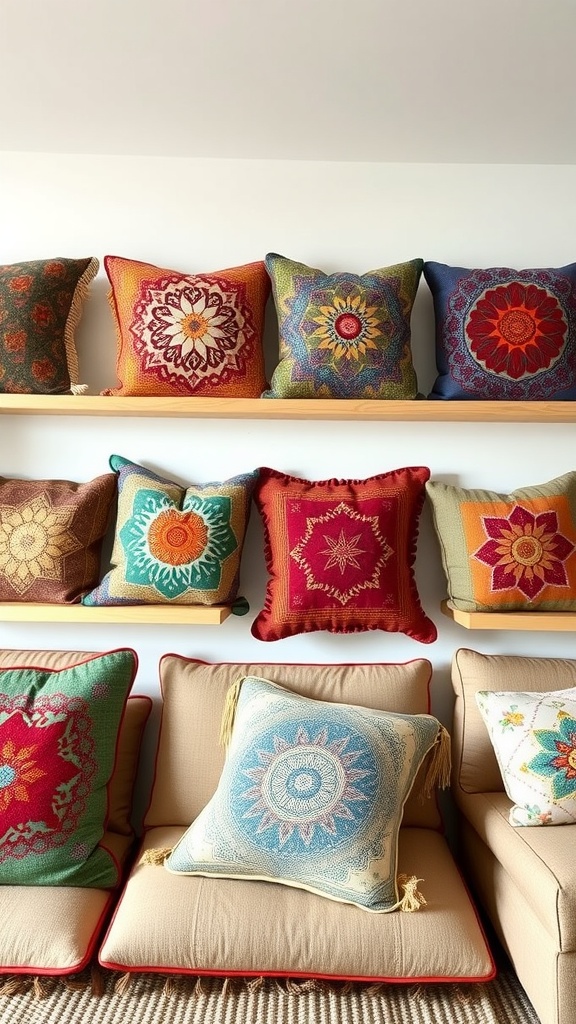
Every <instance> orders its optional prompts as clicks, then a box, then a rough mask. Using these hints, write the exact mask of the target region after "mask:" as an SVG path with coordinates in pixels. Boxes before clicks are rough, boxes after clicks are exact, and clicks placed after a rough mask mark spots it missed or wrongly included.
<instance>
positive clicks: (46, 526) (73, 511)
mask: <svg viewBox="0 0 576 1024" xmlns="http://www.w3.org/2000/svg"><path fill="white" fill-rule="evenodd" d="M115 495H116V477H115V475H114V474H113V473H104V474H103V475H102V476H97V477H95V478H94V479H93V480H89V481H88V482H87V483H75V482H74V481H71V480H12V479H6V478H4V477H0V601H39V602H47V603H51V604H70V603H74V602H76V601H79V600H80V598H81V596H82V594H84V593H86V591H88V590H90V589H91V588H92V587H94V586H96V584H97V582H98V579H99V575H100V553H101V548H102V541H103V538H104V535H105V533H106V529H107V526H108V521H109V518H110V509H111V507H112V503H113V501H114V498H115Z"/></svg>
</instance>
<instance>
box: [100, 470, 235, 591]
mask: <svg viewBox="0 0 576 1024" xmlns="http://www.w3.org/2000/svg"><path fill="white" fill-rule="evenodd" d="M230 517H231V502H230V498H229V497H225V496H220V495H212V496H210V497H202V496H200V495H195V494H191V495H188V496H187V497H186V498H185V499H184V503H183V508H182V510H180V509H179V508H178V507H177V506H176V505H175V504H174V502H172V501H171V500H170V498H169V497H168V496H167V495H166V494H163V493H162V492H161V491H157V490H146V489H145V488H142V489H141V490H138V491H137V493H136V495H135V497H134V506H133V511H132V516H131V517H130V519H129V520H128V521H127V522H125V523H124V525H123V526H122V528H121V530H120V533H119V536H120V540H121V542H122V546H123V549H124V554H125V557H126V579H127V581H128V582H129V583H133V584H136V585H142V586H146V587H150V586H151V587H154V588H155V589H156V590H157V591H158V593H159V594H161V595H162V597H163V598H165V599H170V598H176V597H180V596H181V595H182V594H184V593H185V592H186V591H187V590H190V589H192V590H217V589H218V587H219V585H220V579H221V575H222V561H223V560H224V559H225V558H227V557H228V556H229V555H231V554H232V553H233V552H234V551H236V549H237V547H238V544H237V541H236V537H235V536H234V532H233V530H232V528H231V525H230Z"/></svg>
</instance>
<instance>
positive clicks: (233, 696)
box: [220, 676, 244, 747]
mask: <svg viewBox="0 0 576 1024" xmlns="http://www.w3.org/2000/svg"><path fill="white" fill-rule="evenodd" d="M243 682H244V676H240V678H238V679H237V680H236V681H235V682H234V683H232V685H231V686H230V687H229V688H228V691H227V693H226V697H225V700H224V710H223V711H222V721H221V723H220V743H221V745H222V746H223V747H227V746H228V744H229V743H230V738H231V736H232V728H233V726H234V718H235V715H236V705H237V704H238V697H239V695H240V688H241V686H242V683H243Z"/></svg>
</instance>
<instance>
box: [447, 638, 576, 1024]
mask: <svg viewBox="0 0 576 1024" xmlns="http://www.w3.org/2000/svg"><path fill="white" fill-rule="evenodd" d="M452 681H453V686H454V690H455V693H456V703H455V710H454V728H453V760H452V768H453V793H454V797H455V800H456V804H457V806H458V809H459V826H460V828H459V834H460V840H461V851H462V858H463V862H464V864H465V869H466V873H467V876H468V878H469V880H470V882H471V884H472V887H473V891H474V893H475V895H476V896H477V898H478V900H479V902H480V903H481V904H482V906H483V907H484V909H485V911H486V913H487V914H488V916H489V918H490V920H491V922H492V924H493V926H494V928H495V931H496V933H497V934H498V936H499V938H500V940H501V942H502V944H503V946H504V948H505V949H506V951H507V953H508V955H509V957H510V959H511V961H512V964H513V966H514V968H515V970H516V973H517V974H518V977H519V979H520V981H521V983H522V985H523V986H524V988H525V990H526V992H527V994H528V996H529V998H530V1000H531V1002H532V1003H533V1005H534V1008H535V1009H536V1012H537V1013H538V1015H539V1017H540V1019H541V1021H542V1024H576V824H568V825H561V826H549V827H514V826H512V825H510V824H509V821H508V812H509V809H510V807H511V801H510V800H509V799H508V797H507V796H506V793H505V792H504V787H503V783H502V776H501V773H500V769H499V767H498V762H497V760H496V757H495V754H494V752H493V748H492V745H491V742H490V739H489V735H488V731H487V728H486V726H485V724H484V721H483V719H482V717H481V714H480V712H479V710H478V707H477V704H476V699H475V694H476V692H477V691H479V690H491V691H515V692H517V691H529V692H538V691H546V692H548V691H550V690H562V689H567V688H569V687H574V686H576V660H575V661H572V660H566V659H556V658H528V657H522V656H503V655H483V654H479V653H477V652H475V651H472V650H466V649H462V650H459V651H457V652H456V654H455V656H454V659H453V664H452Z"/></svg>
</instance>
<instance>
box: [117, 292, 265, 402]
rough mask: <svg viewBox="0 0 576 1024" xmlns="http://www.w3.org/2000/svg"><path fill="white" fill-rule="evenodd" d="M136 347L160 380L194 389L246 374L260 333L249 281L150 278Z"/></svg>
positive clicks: (135, 327) (138, 312)
mask: <svg viewBox="0 0 576 1024" xmlns="http://www.w3.org/2000/svg"><path fill="white" fill-rule="evenodd" d="M134 313H135V318H134V321H133V323H132V324H131V328H130V329H131V331H132V334H133V337H134V347H135V350H136V351H137V352H138V354H139V355H140V356H141V357H142V365H143V366H144V368H145V369H146V370H149V371H150V372H152V373H155V374H156V376H157V377H158V378H159V380H162V381H168V382H170V383H172V384H179V385H184V386H185V388H186V389H187V390H188V391H190V392H193V391H195V390H196V389H197V388H198V387H199V386H201V385H203V384H214V385H215V384H224V383H226V382H227V381H229V380H231V379H234V378H235V377H238V376H239V375H242V374H244V372H245V368H246V361H247V359H248V358H249V357H250V355H251V353H252V349H253V347H254V341H255V338H256V333H255V326H254V323H253V317H252V313H251V310H250V306H249V305H248V303H247V301H246V297H245V286H244V285H243V284H235V283H234V282H232V281H225V280H223V279H221V278H218V277H210V278H191V277H188V278H186V277H180V276H177V275H173V276H168V277H164V278H160V279H159V280H155V281H144V282H143V283H142V285H141V289H140V299H139V301H138V302H137V303H136V305H135V307H134Z"/></svg>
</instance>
